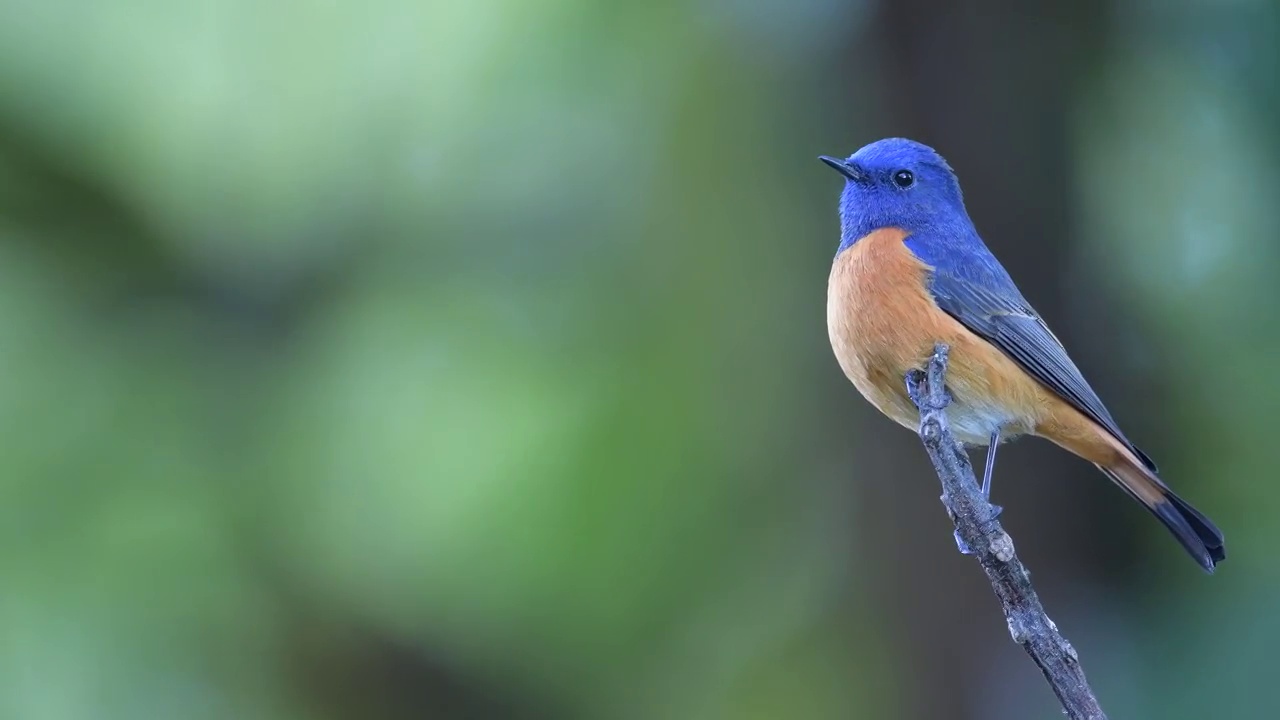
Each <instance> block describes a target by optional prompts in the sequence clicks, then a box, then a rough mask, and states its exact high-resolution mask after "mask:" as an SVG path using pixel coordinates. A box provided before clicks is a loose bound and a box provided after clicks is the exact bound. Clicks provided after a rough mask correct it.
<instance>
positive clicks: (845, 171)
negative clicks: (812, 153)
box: [818, 155, 867, 182]
mask: <svg viewBox="0 0 1280 720" xmlns="http://www.w3.org/2000/svg"><path fill="white" fill-rule="evenodd" d="M818 159H819V160H821V161H822V162H824V163H826V164H828V165H830V166H831V167H833V168H835V169H836V172H838V173H840V174H841V175H843V176H845V177H847V178H849V179H850V180H852V181H854V182H862V181H863V180H865V179H866V177H867V175H866V173H864V172H862V168H860V167H858V166H857V165H854V164H853V163H851V162H849V161H848V160H841V159H840V158H833V157H831V156H830V155H819V156H818Z"/></svg>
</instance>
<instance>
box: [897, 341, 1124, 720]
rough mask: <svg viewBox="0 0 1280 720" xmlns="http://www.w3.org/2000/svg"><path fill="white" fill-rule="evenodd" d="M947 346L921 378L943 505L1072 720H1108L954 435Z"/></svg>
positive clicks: (925, 433)
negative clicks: (947, 383) (947, 381)
mask: <svg viewBox="0 0 1280 720" xmlns="http://www.w3.org/2000/svg"><path fill="white" fill-rule="evenodd" d="M947 353H948V349H947V346H946V345H943V344H941V343H939V344H938V345H937V346H936V347H935V348H934V352H933V357H932V358H931V359H930V360H929V370H928V372H927V373H920V371H915V373H916V374H915V375H914V376H913V379H909V380H908V382H914V383H915V384H916V389H917V390H918V392H917V393H916V395H917V397H918V398H919V405H920V439H921V441H923V442H924V447H925V450H927V451H928V452H929V459H930V460H932V461H933V467H934V469H935V470H937V472H938V479H940V480H941V481H942V498H941V499H942V504H943V505H945V506H946V508H947V512H948V513H949V514H950V515H951V518H952V520H953V521H954V522H955V526H956V532H957V534H958V535H959V537H960V539H961V540H963V541H964V543H965V545H967V546H968V547H970V548H972V549H973V552H974V554H975V556H976V557H977V559H978V563H979V564H981V565H982V569H983V570H984V571H986V573H987V579H988V580H990V581H991V588H992V589H993V590H994V591H995V593H996V597H997V598H999V600H1000V606H1001V607H1002V608H1003V609H1004V617H1005V620H1006V621H1007V622H1008V623H1009V634H1011V635H1013V639H1014V641H1015V642H1017V643H1018V644H1020V645H1022V647H1023V649H1024V650H1026V651H1027V654H1028V655H1030V656H1031V659H1032V660H1034V661H1035V663H1036V665H1038V666H1040V671H1041V672H1043V673H1044V677H1045V679H1046V680H1048V681H1049V685H1050V686H1051V687H1052V688H1053V693H1054V694H1055V695H1057V696H1058V701H1059V702H1060V703H1062V707H1063V709H1064V710H1065V711H1066V714H1067V717H1069V718H1071V719H1072V720H1106V718H1107V716H1106V715H1105V714H1104V713H1103V712H1102V708H1101V707H1100V706H1099V705H1098V700H1097V698H1095V697H1094V695H1093V691H1092V690H1091V689H1090V688H1089V683H1088V681H1087V680H1085V677H1084V669H1083V668H1081V667H1080V658H1079V656H1078V655H1076V651H1075V648H1073V647H1071V643H1069V642H1067V640H1066V638H1064V637H1062V635H1061V634H1060V633H1059V632H1058V626H1057V625H1054V624H1053V621H1052V620H1050V619H1049V616H1048V615H1046V614H1045V612H1044V607H1043V606H1042V605H1041V604H1040V598H1038V597H1037V596H1036V591H1035V589H1034V588H1033V587H1032V586H1031V575H1030V574H1029V573H1028V572H1027V569H1026V568H1025V567H1023V565H1022V562H1021V561H1020V560H1018V556H1017V555H1016V554H1015V553H1014V551H1013V540H1012V539H1011V538H1010V537H1009V535H1008V534H1007V533H1005V531H1004V528H1002V527H1000V523H999V521H998V520H997V519H996V513H995V511H994V510H993V509H992V506H991V503H989V502H988V501H987V499H986V498H984V497H983V496H982V491H981V490H979V489H978V483H977V480H976V479H975V478H974V476H973V468H972V467H971V466H970V465H969V457H968V455H967V454H966V453H965V451H964V448H963V447H961V446H960V445H959V444H958V443H957V442H956V440H955V437H954V436H953V435H952V434H951V428H950V426H949V425H948V423H947V414H946V407H947V404H948V403H949V402H950V401H951V398H950V394H949V393H948V392H947V390H946V389H945V377H946V373H947Z"/></svg>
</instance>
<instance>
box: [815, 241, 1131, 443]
mask: <svg viewBox="0 0 1280 720" xmlns="http://www.w3.org/2000/svg"><path fill="white" fill-rule="evenodd" d="M906 236H907V233H906V231H904V230H902V229H899V228H882V229H880V230H876V231H875V232H872V233H871V234H869V235H867V236H866V237H864V238H862V239H861V240H859V241H858V242H856V243H854V244H853V245H851V246H850V247H849V248H847V249H846V250H844V251H843V252H841V253H840V254H839V255H837V256H836V259H835V261H834V262H833V264H832V267H831V277H830V280H829V282H828V286H827V331H828V333H829V334H830V337H831V346H832V348H833V349H834V351H835V355H836V359H837V360H838V361H839V363H840V367H841V369H843V370H844V373H845V375H846V376H848V378H849V380H850V381H852V382H853V384H854V386H855V387H856V388H857V389H858V391H859V392H861V393H862V395H863V396H864V397H866V398H867V400H868V401H869V402H870V403H871V404H872V405H874V406H875V407H876V408H877V409H879V410H880V412H882V413H884V414H885V415H887V416H888V417H889V418H891V419H893V420H894V421H895V422H898V423H899V424H901V425H903V426H905V427H908V428H910V429H912V430H915V429H916V428H917V426H918V425H919V423H920V415H919V412H918V410H917V409H916V407H915V405H914V404H913V403H912V402H911V399H910V398H909V397H908V396H907V389H906V380H905V377H906V374H907V372H908V371H909V370H912V369H915V368H923V367H924V365H925V363H926V362H927V361H928V358H929V356H930V355H931V354H932V352H933V346H934V344H935V343H938V342H943V343H946V344H947V345H948V346H950V348H951V354H950V355H951V362H950V367H949V370H948V372H947V385H948V387H949V389H950V390H951V395H952V398H953V405H952V407H951V409H950V411H949V413H948V415H949V417H950V418H951V424H952V429H953V431H954V432H955V434H956V436H957V437H958V438H959V439H960V440H961V441H963V442H965V443H969V444H973V445H986V444H988V442H989V441H990V437H991V434H992V433H993V432H994V431H995V430H997V429H999V430H1000V431H1001V435H1002V437H1005V438H1011V437H1014V436H1017V435H1023V434H1034V435H1040V436H1042V437H1044V438H1046V439H1048V440H1051V441H1053V442H1055V443H1057V444H1058V445H1060V446H1062V447H1063V448H1065V449H1067V450H1069V451H1071V452H1072V453H1075V454H1076V455H1079V456H1080V457H1082V458H1084V459H1086V460H1089V461H1090V462H1093V463H1097V464H1100V465H1104V466H1112V465H1117V464H1122V465H1128V464H1135V465H1141V463H1139V462H1138V461H1137V459H1136V458H1134V457H1133V456H1132V454H1131V453H1130V452H1129V451H1128V450H1126V449H1125V448H1124V446H1123V445H1122V444H1121V443H1120V442H1119V441H1118V440H1116V439H1115V438H1114V437H1112V436H1111V434H1110V433H1108V432H1107V431H1106V430H1104V429H1103V428H1101V427H1100V426H1099V425H1098V424H1097V423H1095V422H1093V421H1092V420H1090V419H1089V418H1087V417H1085V415H1084V414H1083V413H1081V412H1080V411H1079V410H1076V409H1075V408H1074V407H1072V406H1071V405H1070V404H1068V403H1067V402H1066V401H1065V400H1063V399H1062V398H1061V397H1059V396H1058V395H1057V394H1056V393H1054V392H1053V391H1052V390H1050V389H1049V388H1047V387H1045V386H1044V385H1043V384H1042V383H1040V382H1039V381H1038V380H1036V379H1035V378H1033V377H1031V376H1030V375H1029V374H1027V372H1026V371H1025V370H1023V369H1022V367H1021V366H1020V365H1018V364H1017V362H1015V361H1014V360H1013V359H1012V358H1010V357H1009V356H1008V355H1006V354H1005V353H1004V352H1003V351H1001V350H1000V349H998V348H996V347H995V346H994V345H992V344H991V343H989V342H987V341H986V340H984V339H982V338H981V337H979V336H977V335H975V334H974V333H973V332H972V331H970V330H969V329H968V328H966V327H965V326H964V325H962V324H960V322H959V321H957V320H956V319H955V318H953V317H951V316H950V315H948V314H946V313H945V312H943V311H942V309H941V308H939V307H938V305H937V303H936V302H934V300H933V297H932V296H931V295H930V293H929V290H928V287H927V282H928V278H929V273H930V272H931V271H932V268H930V267H929V266H928V265H926V264H925V263H924V262H923V261H922V260H920V259H919V258H917V257H916V256H915V255H914V254H912V252H911V251H910V250H909V249H907V246H906V244H905V243H904V242H903V241H904V239H905V238H906Z"/></svg>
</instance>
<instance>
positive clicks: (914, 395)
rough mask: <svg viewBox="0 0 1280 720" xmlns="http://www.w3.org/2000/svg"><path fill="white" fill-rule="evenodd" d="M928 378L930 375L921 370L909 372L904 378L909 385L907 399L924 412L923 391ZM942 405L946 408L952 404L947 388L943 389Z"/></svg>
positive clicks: (916, 369)
mask: <svg viewBox="0 0 1280 720" xmlns="http://www.w3.org/2000/svg"><path fill="white" fill-rule="evenodd" d="M928 378H929V376H928V373H926V372H925V371H924V370H920V369H919V368H915V369H912V370H908V371H907V374H906V377H904V378H903V381H904V382H905V383H906V385H907V397H908V398H910V399H911V402H912V403H913V404H914V405H915V406H916V407H917V408H920V409H922V410H923V409H924V402H925V397H924V395H923V394H922V390H923V389H924V383H925V381H926V380H928ZM942 404H943V406H944V407H945V406H947V405H950V404H951V392H950V391H949V390H948V389H947V388H946V387H943V388H942Z"/></svg>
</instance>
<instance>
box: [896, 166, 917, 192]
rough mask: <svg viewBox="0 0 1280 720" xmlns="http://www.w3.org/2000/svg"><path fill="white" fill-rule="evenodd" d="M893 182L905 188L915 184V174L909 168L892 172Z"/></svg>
mask: <svg viewBox="0 0 1280 720" xmlns="http://www.w3.org/2000/svg"><path fill="white" fill-rule="evenodd" d="M893 184H894V185H897V186H898V187H900V188H902V189H903V190H906V189H907V188H909V187H911V186H912V185H915V184H916V176H915V175H912V174H911V171H910V170H899V171H898V172H896V173H894V174H893Z"/></svg>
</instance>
